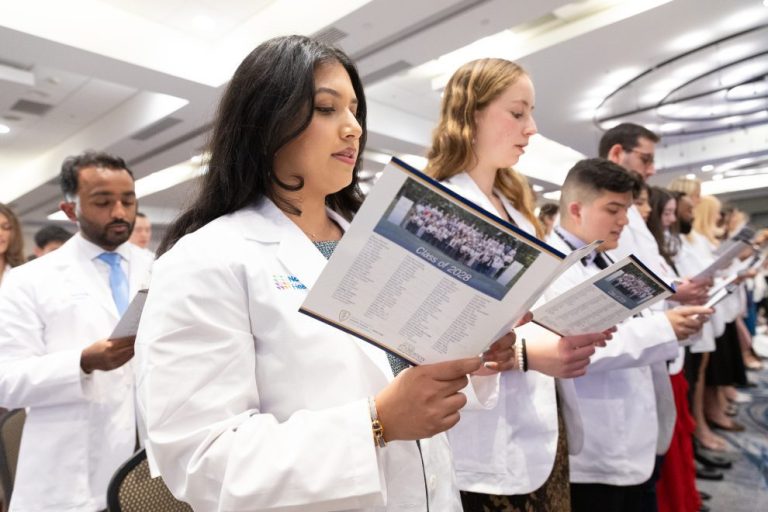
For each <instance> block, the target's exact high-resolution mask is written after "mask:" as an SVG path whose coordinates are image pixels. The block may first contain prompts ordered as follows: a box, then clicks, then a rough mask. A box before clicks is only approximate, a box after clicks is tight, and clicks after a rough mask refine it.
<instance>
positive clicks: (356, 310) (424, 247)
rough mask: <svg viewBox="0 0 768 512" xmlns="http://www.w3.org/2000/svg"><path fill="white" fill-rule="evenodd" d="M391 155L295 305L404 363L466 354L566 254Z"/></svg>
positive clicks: (512, 317)
mask: <svg viewBox="0 0 768 512" xmlns="http://www.w3.org/2000/svg"><path fill="white" fill-rule="evenodd" d="M598 244H599V243H594V244H590V245H588V246H585V247H584V248H582V249H580V250H578V251H574V252H573V253H571V254H570V255H568V256H567V257H566V256H564V255H563V254H562V253H560V252H559V251H557V250H556V249H554V248H552V247H550V246H549V245H547V244H546V243H544V242H542V241H541V240H538V239H536V238H534V237H532V236H530V235H528V234H526V233H525V232H523V231H521V230H520V229H518V228H517V227H515V226H513V225H511V224H509V223H507V222H505V221H503V220H501V219H500V218H498V217H497V216H495V215H493V214H491V213H489V212H487V211H485V210H483V209H482V208H480V207H478V206H476V205H475V204H473V203H471V202H469V201H467V200H465V199H464V198H462V197H460V196H458V195H456V194H455V193H453V192H451V191H450V190H448V189H447V188H445V187H444V186H442V185H440V184H439V183H437V182H435V181H434V180H432V179H430V178H429V177H427V176H425V175H424V174H422V173H420V172H418V171H416V170H415V169H413V168H411V167H409V166H408V165H407V164H405V163H403V162H401V161H399V160H397V159H393V160H392V161H391V162H390V163H389V164H388V165H387V166H386V168H385V169H384V172H383V173H382V175H381V177H380V178H379V180H378V182H377V183H376V186H375V187H374V188H373V189H372V190H371V192H370V193H369V194H368V197H367V198H366V200H365V202H364V203H363V206H362V207H361V208H360V211H359V212H358V213H357V215H356V217H355V219H354V222H352V224H351V226H350V227H349V229H348V230H347V232H346V233H345V235H344V237H343V238H342V240H341V242H339V245H338V246H337V247H336V249H335V251H334V253H333V256H332V257H331V259H330V260H329V262H328V264H327V265H326V267H325V269H324V270H323V272H322V274H321V275H320V277H319V279H318V280H317V282H316V283H315V285H314V286H313V287H312V289H311V290H310V292H309V294H308V295H307V298H306V299H305V301H304V303H303V304H302V306H301V308H300V311H301V312H302V313H304V314H307V315H309V316H312V317H314V318H316V319H318V320H320V321H323V322H325V323H327V324H329V325H332V326H334V327H336V328H338V329H341V330H343V331H345V332H347V333H350V334H353V335H354V336H357V337H359V338H361V339H363V340H365V341H367V342H369V343H372V344H374V345H377V346H378V347H380V348H383V349H384V350H387V351H389V352H391V353H394V354H396V355H398V356H400V357H402V358H404V359H405V360H407V361H409V362H411V363H413V364H423V363H436V362H441V361H448V360H454V359H460V358H464V357H472V356H476V355H479V354H480V353H482V352H483V351H484V350H485V349H486V348H487V347H488V346H489V345H490V344H491V343H493V341H495V340H496V339H498V338H499V337H500V336H502V335H503V334H505V333H506V332H508V331H509V330H510V329H511V328H512V326H514V324H515V322H516V321H517V320H518V319H519V318H521V317H522V316H523V315H524V314H525V313H526V312H527V311H528V310H529V309H530V308H531V306H532V305H533V304H534V303H535V302H536V300H537V299H538V298H539V297H540V296H541V295H542V293H543V292H544V290H545V289H546V288H547V287H548V286H549V285H550V283H551V282H552V281H554V280H555V279H556V278H557V277H558V276H559V275H560V274H561V273H562V272H564V271H565V270H566V269H567V268H568V267H569V266H570V265H572V264H573V263H574V262H578V261H579V259H580V258H582V257H583V256H585V255H587V254H589V253H590V252H591V251H592V250H594V248H595V247H596V245H598Z"/></svg>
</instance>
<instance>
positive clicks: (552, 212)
mask: <svg viewBox="0 0 768 512" xmlns="http://www.w3.org/2000/svg"><path fill="white" fill-rule="evenodd" d="M558 208H559V207H558V206H557V204H555V203H545V204H543V205H541V208H540V209H539V222H541V225H542V226H544V237H545V238H546V237H549V235H551V234H552V228H553V227H554V226H555V219H556V218H557V210H558Z"/></svg>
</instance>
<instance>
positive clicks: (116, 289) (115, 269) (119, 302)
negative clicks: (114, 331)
mask: <svg viewBox="0 0 768 512" xmlns="http://www.w3.org/2000/svg"><path fill="white" fill-rule="evenodd" d="M99 259H100V260H101V261H103V262H104V263H106V264H107V265H109V287H110V288H111V289H112V298H113V299H114V300H115V306H117V312H118V313H120V315H121V316H122V314H123V313H125V310H126V309H127V308H128V278H127V277H125V272H123V269H122V267H121V266H120V255H119V254H117V253H116V252H103V253H101V254H99Z"/></svg>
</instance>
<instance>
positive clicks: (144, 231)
mask: <svg viewBox="0 0 768 512" xmlns="http://www.w3.org/2000/svg"><path fill="white" fill-rule="evenodd" d="M129 241H130V242H131V243H132V244H134V245H138V246H139V247H141V248H142V249H147V250H149V244H150V243H151V242H152V223H151V222H150V221H149V217H147V215H146V214H144V213H142V212H136V224H134V225H133V232H132V233H131V238H130V240H129Z"/></svg>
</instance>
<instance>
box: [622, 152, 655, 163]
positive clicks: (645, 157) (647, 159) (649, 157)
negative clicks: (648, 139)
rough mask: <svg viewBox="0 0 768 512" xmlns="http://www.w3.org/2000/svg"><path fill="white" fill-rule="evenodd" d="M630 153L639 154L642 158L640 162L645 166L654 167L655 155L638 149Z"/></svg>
mask: <svg viewBox="0 0 768 512" xmlns="http://www.w3.org/2000/svg"><path fill="white" fill-rule="evenodd" d="M628 152H629V153H637V154H638V155H639V156H640V161H641V162H643V165H644V166H646V167H648V166H649V165H653V153H646V152H644V151H640V150H637V149H630V150H629V151H628Z"/></svg>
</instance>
